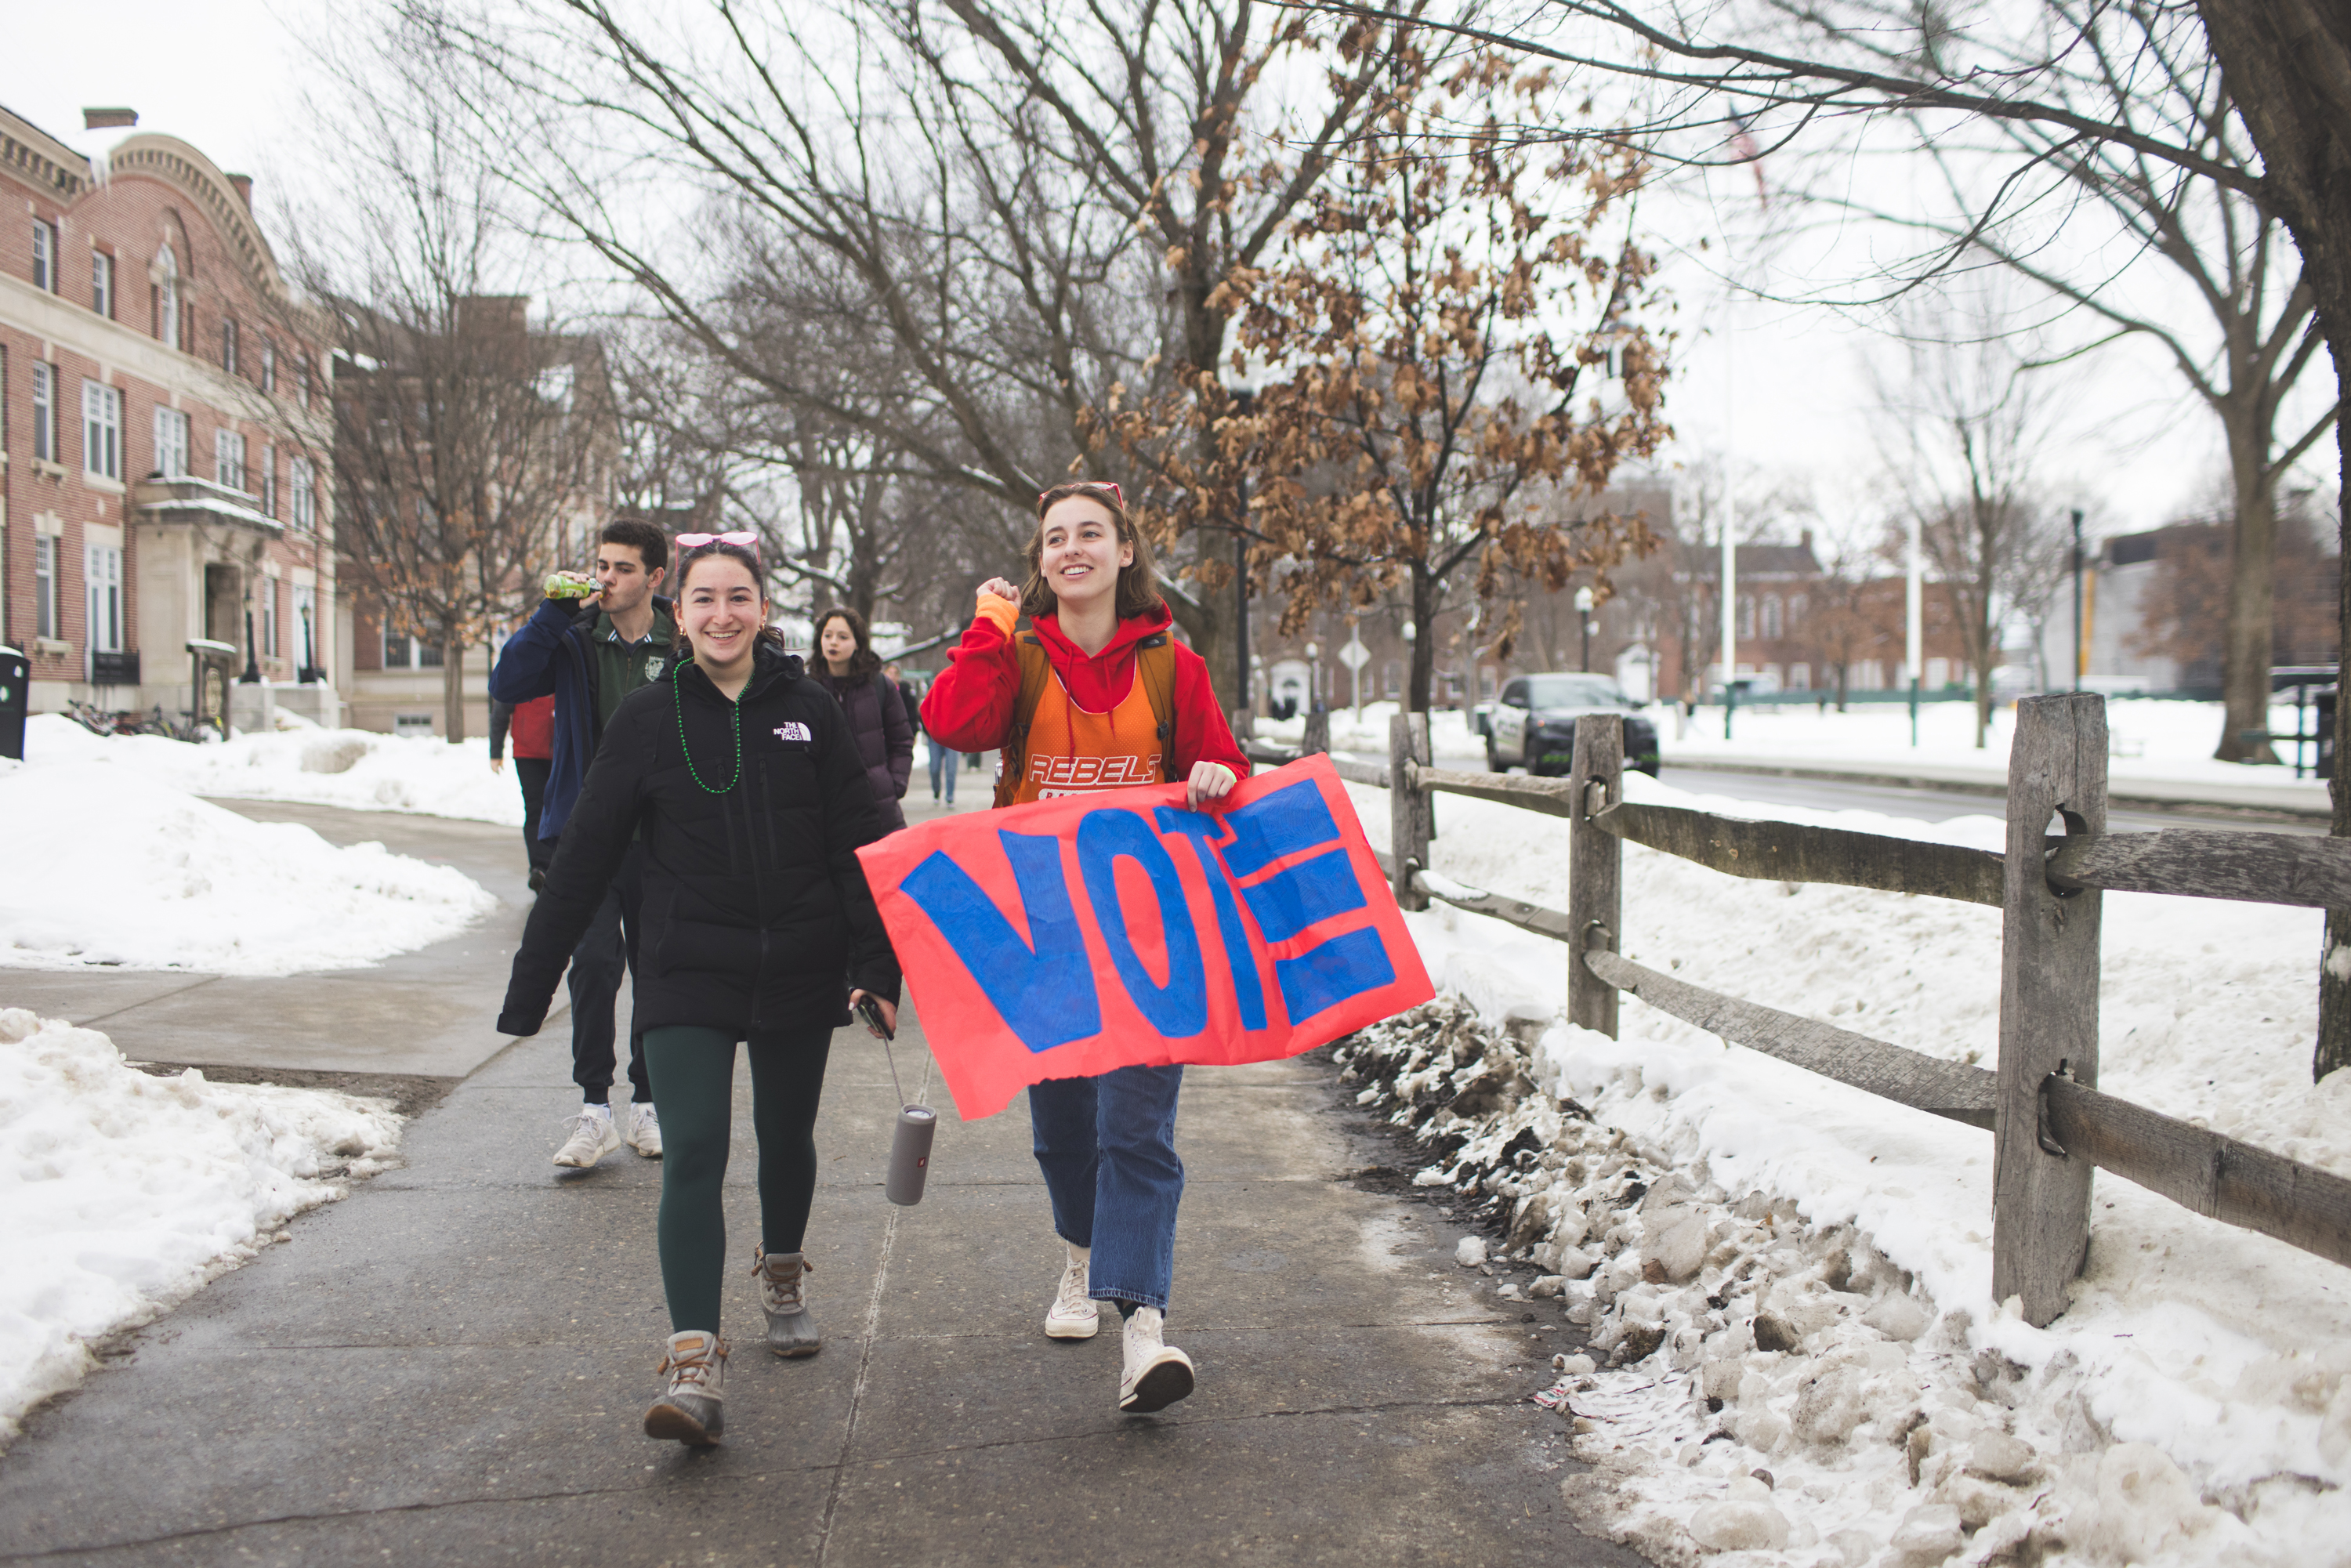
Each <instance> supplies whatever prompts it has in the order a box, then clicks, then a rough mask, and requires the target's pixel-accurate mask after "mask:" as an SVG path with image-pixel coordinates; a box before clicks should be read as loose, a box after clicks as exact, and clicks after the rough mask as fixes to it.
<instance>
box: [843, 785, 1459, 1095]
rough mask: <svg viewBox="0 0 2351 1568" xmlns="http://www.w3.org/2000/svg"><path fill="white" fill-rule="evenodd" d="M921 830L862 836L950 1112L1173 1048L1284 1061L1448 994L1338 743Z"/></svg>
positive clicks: (1186, 1053)
mask: <svg viewBox="0 0 2351 1568" xmlns="http://www.w3.org/2000/svg"><path fill="white" fill-rule="evenodd" d="M857 856H858V859H859V860H860V861H862V862H863V863H864V866H865V876H866V880H867V881H868V882H869V883H872V887H873V894H874V898H875V901H876V902H877V903H878V904H880V906H881V910H882V919H883V924H884V925H887V926H888V927H889V931H890V940H891V942H892V943H893V945H894V946H896V948H897V950H898V962H899V964H900V966H901V967H903V968H904V971H905V975H906V985H907V988H908V989H909V990H910V991H911V992H912V993H913V996H914V1006H915V1007H916V1008H917V1009H920V1010H921V1013H922V1018H923V1030H924V1033H925V1036H926V1037H927V1038H928V1039H929V1040H930V1045H931V1051H932V1054H933V1055H934V1056H935V1057H936V1058H937V1059H938V1063H939V1068H940V1071H942V1072H943V1073H944V1074H945V1076H946V1082H947V1088H948V1090H949V1091H950V1092H952V1093H953V1094H954V1095H955V1102H956V1109H957V1110H958V1111H959V1112H961V1113H963V1114H964V1115H965V1116H967V1117H977V1116H990V1115H994V1114H995V1113H997V1112H998V1111H1000V1110H1002V1109H1003V1108H1004V1107H1005V1105H1006V1104H1008V1103H1009V1102H1010V1101H1011V1099H1012V1097H1013V1096H1014V1095H1015V1094H1017V1093H1019V1092H1020V1091H1021V1090H1022V1089H1024V1088H1026V1087H1028V1086H1029V1084H1031V1083H1038V1082H1043V1081H1044V1080H1046V1079H1049V1078H1087V1077H1092V1076H1093V1075H1094V1074H1096V1073H1101V1072H1108V1071H1111V1070H1112V1069H1113V1068H1118V1067H1127V1066H1160V1065H1164V1064H1165V1063H1168V1062H1179V1061H1180V1062H1197V1063H1217V1064H1232V1063H1237V1062H1244V1061H1278V1060H1280V1059H1281V1058H1283V1057H1290V1056H1295V1055H1297V1054H1298V1053H1299V1052H1301V1051H1311V1050H1312V1049H1313V1048H1314V1047H1316V1046H1318V1045H1321V1044H1322V1043H1323V1042H1324V1041H1325V1040H1335V1039H1337V1038H1338V1037H1339V1036H1341V1035H1343V1034H1345V1033H1347V1032H1348V1031H1350V1030H1357V1029H1361V1028H1363V1027H1364V1025H1365V1024H1369V1023H1375V1022H1377V1021H1378V1020H1379V1019H1384V1018H1387V1017H1389V1016H1391V1015H1393V1014H1395V1013H1399V1012H1402V1011H1404V1010H1405V1009H1406V1008H1410V1007H1415V1006H1417V1005H1418V1004H1420V1003H1422V1002H1425V1001H1426V1000H1428V998H1430V997H1431V996H1433V995H1435V994H1436V993H1435V991H1434V989H1433V988H1431V987H1430V985H1429V983H1428V972H1427V970H1426V968H1424V967H1422V965H1421V961H1420V955H1419V953H1418V951H1417V950H1416V948H1415V947H1414V946H1413V942H1412V937H1411V936H1410V935H1409V934H1407V933H1406V931H1405V925H1404V916H1403V915H1402V913H1401V912H1399V911H1398V910H1397V908H1396V905H1395V898H1394V897H1393V896H1391V895H1390V894H1389V891H1388V883H1387V878H1386V876H1385V875H1384V874H1383V873H1381V871H1380V867H1379V862H1378V861H1377V860H1375V859H1374V858H1373V855H1372V849H1371V845H1370V844H1368V843H1366V842H1365V841H1364V830H1363V826H1362V824H1361V823H1359V822H1358V821H1356V820H1355V812H1354V808H1353V805H1352V803H1350V801H1349V800H1348V799H1347V791H1346V788H1345V786H1343V784H1341V783H1340V781H1339V775H1338V773H1337V771H1336V770H1335V769H1333V768H1332V766H1331V759H1330V758H1327V757H1323V756H1320V755H1317V756H1313V757H1309V758H1302V759H1301V760H1300V761H1297V762H1293V763H1291V764H1290V765H1289V766H1288V767H1286V768H1279V769H1277V770H1276V771H1274V772H1271V773H1263V774H1259V776H1257V777H1256V778H1254V779H1247V780H1245V781H1243V782H1242V783H1241V784H1240V785H1239V786H1238V787H1237V788H1236V789H1234V790H1233V792H1232V793H1231V794H1230V795H1228V796H1227V797H1226V798H1225V799H1224V800H1221V801H1219V802H1217V810H1205V811H1187V810H1185V809H1184V787H1183V786H1182V785H1180V784H1160V785H1153V786H1150V787H1148V788H1141V789H1117V790H1104V791H1097V792H1092V793H1088V794H1081V795H1071V796H1064V797H1062V798H1060V799H1057V800H1039V801H1037V802H1035V803H1034V804H1032V805H1027V806H1019V807H1014V808H1012V809H1011V810H1002V811H976V812H973V813H971V814H969V815H967V816H960V817H948V818H942V819H940V820H938V821H930V822H925V823H922V824H921V825H920V826H917V827H913V828H908V829H906V830H905V831H902V832H896V833H893V834H891V835H890V836H889V837H888V838H886V839H883V840H880V841H877V842H874V843H871V844H868V845H866V846H865V847H864V848H863V849H862V850H860V851H858V852H857Z"/></svg>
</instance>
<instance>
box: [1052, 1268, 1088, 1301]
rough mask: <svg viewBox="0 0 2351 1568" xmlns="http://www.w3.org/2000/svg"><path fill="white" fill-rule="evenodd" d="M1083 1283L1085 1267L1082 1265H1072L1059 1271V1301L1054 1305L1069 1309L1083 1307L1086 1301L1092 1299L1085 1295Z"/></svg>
mask: <svg viewBox="0 0 2351 1568" xmlns="http://www.w3.org/2000/svg"><path fill="white" fill-rule="evenodd" d="M1085 1281H1086V1266H1085V1265H1084V1264H1082V1263H1072V1264H1071V1265H1070V1266H1069V1267H1068V1268H1066V1269H1063V1270H1061V1300H1060V1301H1057V1302H1055V1303H1054V1304H1055V1305H1056V1306H1060V1307H1070V1308H1077V1307H1082V1306H1083V1305H1085V1304H1086V1302H1087V1301H1091V1300H1092V1297H1090V1296H1088V1295H1087V1294H1086V1284H1085Z"/></svg>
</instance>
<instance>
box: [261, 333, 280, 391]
mask: <svg viewBox="0 0 2351 1568" xmlns="http://www.w3.org/2000/svg"><path fill="white" fill-rule="evenodd" d="M261 390H262V391H263V392H276V391H277V344H275V343H273V342H271V341H270V340H268V339H266V338H264V339H263V340H261Z"/></svg>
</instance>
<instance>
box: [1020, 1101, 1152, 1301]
mask: <svg viewBox="0 0 2351 1568" xmlns="http://www.w3.org/2000/svg"><path fill="white" fill-rule="evenodd" d="M1183 1085H1184V1069H1183V1068H1181V1067H1180V1066H1178V1067H1122V1068H1120V1069H1118V1070H1117V1071H1114V1072H1105V1073H1103V1074H1102V1076H1101V1077H1099V1078H1055V1079H1050V1080H1048V1081H1047V1082H1043V1083H1032V1084H1030V1085H1029V1130H1030V1132H1031V1134H1033V1136H1034V1139H1035V1148H1036V1151H1037V1164H1038V1166H1040V1168H1041V1169H1042V1170H1043V1171H1044V1173H1045V1190H1046V1191H1047V1192H1048V1193H1050V1194H1051V1195H1052V1198H1053V1228H1054V1230H1055V1231H1056V1232H1058V1233H1059V1234H1060V1236H1061V1239H1062V1240H1064V1241H1067V1242H1070V1243H1071V1244H1073V1245H1075V1246H1079V1247H1091V1248H1092V1249H1093V1266H1092V1271H1091V1276H1090V1277H1091V1279H1092V1289H1091V1290H1090V1291H1088V1292H1087V1293H1088V1294H1089V1295H1091V1296H1092V1297H1093V1299H1094V1300H1096V1301H1134V1302H1137V1303H1139V1304H1141V1305H1143V1306H1146V1307H1157V1308H1158V1309H1160V1310H1161V1311H1162V1312H1165V1311H1166V1309H1167V1292H1168V1290H1169V1288H1170V1287H1171V1286H1172V1285H1173V1284H1174V1283H1175V1206H1176V1204H1177V1203H1178V1202H1179V1201H1181V1200H1182V1198H1183V1197H1184V1162H1183V1161H1182V1160H1180V1159H1178V1158H1176V1157H1175V1092H1176V1091H1177V1090H1178V1089H1180V1088H1182V1087H1183Z"/></svg>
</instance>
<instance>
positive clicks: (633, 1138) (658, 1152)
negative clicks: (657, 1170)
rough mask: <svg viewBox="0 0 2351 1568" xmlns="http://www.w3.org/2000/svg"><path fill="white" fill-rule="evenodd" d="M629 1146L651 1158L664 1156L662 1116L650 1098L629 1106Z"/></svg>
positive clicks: (655, 1158)
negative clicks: (654, 1108)
mask: <svg viewBox="0 0 2351 1568" xmlns="http://www.w3.org/2000/svg"><path fill="white" fill-rule="evenodd" d="M629 1146H630V1147H631V1148H632V1149H634V1150H636V1151H637V1153H639V1154H641V1155H644V1157H645V1158H647V1159H649V1160H657V1159H659V1158H661V1157H662V1141H661V1116H660V1115H659V1113H656V1112H655V1111H654V1110H653V1102H652V1101H650V1100H640V1101H638V1102H636V1103H634V1104H632V1105H631V1106H630V1107H629Z"/></svg>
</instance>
